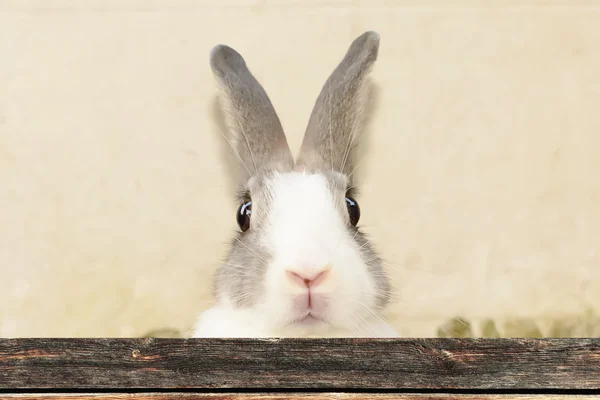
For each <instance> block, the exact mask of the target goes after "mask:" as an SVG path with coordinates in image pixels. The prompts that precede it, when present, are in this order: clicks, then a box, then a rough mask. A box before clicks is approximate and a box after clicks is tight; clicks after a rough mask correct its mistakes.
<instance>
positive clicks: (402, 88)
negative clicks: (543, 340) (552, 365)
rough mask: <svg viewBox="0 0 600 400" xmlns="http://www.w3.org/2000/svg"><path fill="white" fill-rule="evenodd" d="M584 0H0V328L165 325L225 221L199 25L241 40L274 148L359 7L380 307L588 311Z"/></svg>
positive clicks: (593, 287)
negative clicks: (386, 300) (376, 44)
mask: <svg viewBox="0 0 600 400" xmlns="http://www.w3.org/2000/svg"><path fill="white" fill-rule="evenodd" d="M599 6H600V1H583V0H582V1H566V0H565V1H558V0H557V1H550V0H548V1H540V0H537V1H536V0H528V1H525V0H523V1H516V0H506V1H500V0H492V1H483V0H481V1H475V0H472V1H468V0H457V1H450V0H423V1H417V0H413V1H409V0H398V1H391V0H303V1H283V0H255V1H252V0H244V1H242V0H218V1H216V0H214V1H202V0H201V1H192V0H178V1H167V0H154V1H147V0H88V1H76V0H61V1H58V0H37V1H26V0H13V1H7V0H0V262H1V264H0V268H1V275H0V276H1V280H0V336H139V335H145V334H148V333H150V332H153V333H154V334H157V335H183V334H185V333H186V332H187V330H188V329H189V328H190V327H191V325H192V323H193V320H194V318H195V316H196V314H197V312H199V311H200V310H202V309H204V308H206V307H208V306H209V304H210V296H209V294H210V284H209V279H210V274H211V273H212V271H213V270H214V268H215V267H216V265H217V263H218V261H219V258H220V257H221V256H222V254H223V250H224V244H225V242H226V241H227V240H228V239H229V235H230V234H231V232H232V231H233V230H234V229H235V228H236V226H235V220H234V211H235V206H236V205H235V204H233V203H232V202H231V201H230V199H229V197H228V192H227V189H228V182H227V180H226V179H225V178H226V176H225V172H226V171H225V170H224V168H223V166H222V160H223V158H222V155H221V154H220V151H221V149H222V146H221V145H222V142H221V138H220V136H219V134H218V132H217V130H216V128H215V123H214V120H213V115H214V109H213V107H214V103H213V101H214V94H215V85H214V81H213V78H212V75H211V72H210V69H209V66H208V53H209V51H210V48H211V47H212V46H213V45H214V44H216V43H226V44H229V45H231V46H233V47H235V48H236V49H238V50H239V51H240V52H242V54H243V55H244V57H245V58H246V60H247V62H248V64H249V65H250V67H251V69H252V70H253V72H254V73H255V75H256V76H257V77H258V79H259V80H260V81H261V82H262V83H263V84H264V86H265V88H266V90H267V91H268V93H269V95H270V96H271V99H272V100H273V103H274V104H275V106H276V108H277V110H278V112H279V115H280V117H281V119H282V121H283V125H284V128H285V129H286V131H287V133H288V136H289V141H290V144H291V146H292V147H293V149H297V148H298V146H299V144H300V140H301V137H302V134H303V132H304V127H305V124H306V122H307V120H308V115H309V113H310V110H311V108H312V105H313V102H314V100H315V98H316V96H317V94H318V92H319V90H320V87H321V86H322V84H323V83H324V81H325V79H326V77H327V76H328V74H329V73H330V72H331V70H332V69H333V68H334V67H335V65H336V64H337V62H338V61H339V60H340V58H341V57H342V55H343V53H344V52H345V50H346V48H347V46H348V45H349V43H350V41H351V40H352V39H353V38H354V37H355V36H357V35H358V34H360V33H362V32H363V31H365V30H371V29H372V30H376V31H378V32H379V33H380V35H381V48H380V57H379V60H378V62H377V65H376V67H375V69H374V70H373V74H372V77H373V79H374V81H375V82H376V84H377V87H378V90H377V107H376V112H375V113H374V115H373V116H372V120H371V125H370V129H369V135H368V136H366V140H367V149H366V155H365V156H364V159H363V161H362V163H361V170H360V171H359V174H360V179H361V181H362V182H363V186H362V192H363V196H362V202H361V207H362V209H363V221H364V224H365V226H366V227H367V230H368V232H370V233H371V234H372V235H373V236H374V238H375V241H376V243H377V245H378V247H379V249H380V251H381V252H382V253H383V255H384V256H385V258H386V259H387V260H388V263H389V266H390V268H391V269H392V270H393V277H394V282H395V286H396V288H397V301H396V303H395V304H394V305H393V306H392V308H391V310H390V313H389V314H390V318H392V320H393V321H394V324H395V325H396V326H397V327H398V329H399V330H400V332H401V333H402V334H404V335H426V336H431V335H437V334H441V335H448V334H453V335H479V334H485V335H488V336H490V335H491V336H493V335H525V334H527V335H533V336H535V335H549V334H554V335H577V336H585V335H594V334H595V335H600V328H599V326H600V324H598V323H597V322H594V321H597V319H598V317H597V315H598V312H600V310H599V308H600V255H599V254H598V251H597V248H598V244H599V243H600V207H599V204H600V178H599V175H600V157H599V156H598V151H599V149H600V113H599V112H598V107H599V105H600V75H599V74H598V71H600V46H599V43H600V8H599ZM454 317H460V318H461V320H460V321H458V320H454V322H452V320H453V318H454ZM448 321H450V322H449V325H444V326H443V324H445V323H447V322H448ZM556 321H559V324H558V325H556ZM560 321H562V322H560ZM571 326H577V328H576V329H575V330H573V329H571Z"/></svg>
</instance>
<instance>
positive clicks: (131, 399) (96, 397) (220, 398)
mask: <svg viewBox="0 0 600 400" xmlns="http://www.w3.org/2000/svg"><path fill="white" fill-rule="evenodd" d="M0 399H6V400H16V399H18V400H38V399H40V400H598V399H600V395H578V396H574V395H519V394H508V395H485V394H483V395H469V394H445V395H444V394H436V395H431V394H377V393H369V394H357V393H291V394H290V393H286V394H268V393H255V394H248V393H222V394H210V393H207V394H189V393H169V394H163V393H133V394H132V393H127V394H125V393H114V394H94V393H90V394H62V393H56V394H54V393H52V394H5V395H1V394H0Z"/></svg>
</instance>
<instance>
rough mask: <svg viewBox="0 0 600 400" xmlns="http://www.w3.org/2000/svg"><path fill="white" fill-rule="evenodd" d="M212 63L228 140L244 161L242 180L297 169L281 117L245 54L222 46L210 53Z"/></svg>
mask: <svg viewBox="0 0 600 400" xmlns="http://www.w3.org/2000/svg"><path fill="white" fill-rule="evenodd" d="M210 66H211V68H212V71H213V74H214V76H215V78H216V80H217V82H218V83H219V86H220V88H221V106H222V108H223V111H224V116H225V122H226V125H227V128H228V132H227V134H226V139H227V140H228V141H229V144H230V145H231V147H232V149H233V151H234V152H235V153H236V155H237V159H238V160H239V162H240V168H239V170H240V177H239V179H240V182H239V183H240V184H244V183H245V182H247V180H248V179H249V178H250V177H252V176H254V175H256V174H259V173H261V172H262V171H264V170H267V169H278V170H289V169H291V168H293V164H294V159H293V157H292V154H291V152H290V149H289V146H288V143H287V140H286V138H285V134H284V133H283V128H282V126H281V122H280V121H279V117H278V116H277V113H276V112H275V110H274V108H273V105H272V104H271V101H270V100H269V97H268V96H267V93H266V92H265V90H264V89H263V87H262V86H261V85H260V83H258V81H257V80H256V78H254V76H253V75H252V73H251V72H250V70H249V69H248V67H247V66H246V62H245V61H244V59H243V58H242V56H241V55H240V54H239V53H238V52H237V51H235V50H234V49H232V48H231V47H228V46H225V45H218V46H215V47H214V48H213V49H212V51H211V53H210Z"/></svg>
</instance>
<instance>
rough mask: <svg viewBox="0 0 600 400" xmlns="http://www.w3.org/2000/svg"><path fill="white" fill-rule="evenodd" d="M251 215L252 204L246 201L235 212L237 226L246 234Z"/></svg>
mask: <svg viewBox="0 0 600 400" xmlns="http://www.w3.org/2000/svg"><path fill="white" fill-rule="evenodd" d="M251 214H252V202H251V201H248V202H246V203H244V204H242V205H241V206H240V207H239V208H238V211H237V216H236V218H237V224H238V226H239V227H240V229H241V230H242V232H246V231H247V230H248V229H250V215H251Z"/></svg>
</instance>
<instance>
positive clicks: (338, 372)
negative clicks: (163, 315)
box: [0, 339, 600, 392]
mask: <svg viewBox="0 0 600 400" xmlns="http://www.w3.org/2000/svg"><path fill="white" fill-rule="evenodd" d="M7 389H11V390H17V389H28V390H31V389H54V390H61V389H69V390H82V389H85V390H86V391H89V390H93V389H102V390H107V389H109V390H112V391H115V392H116V391H119V389H121V390H123V389H144V390H154V389H161V390H164V389H170V390H179V389H194V390H204V391H210V390H214V389H219V390H233V391H235V390H247V389H253V390H257V389H258V390H261V391H285V390H286V389H296V390H302V389H309V390H322V391H329V392H332V391H343V392H350V391H353V390H365V389H366V390H394V391H397V392H400V391H406V390H407V389H409V390H411V391H414V390H417V391H418V390H423V389H425V390H439V391H444V390H448V389H461V390H463V389H469V390H472V389H477V390H511V391H515V390H516V391H519V390H524V391H525V390H580V389H587V390H590V389H591V390H599V389H600V339H319V340H315V339H282V340H277V339H272V340H260V339H5V340H0V390H5V391H6V390H7Z"/></svg>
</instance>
